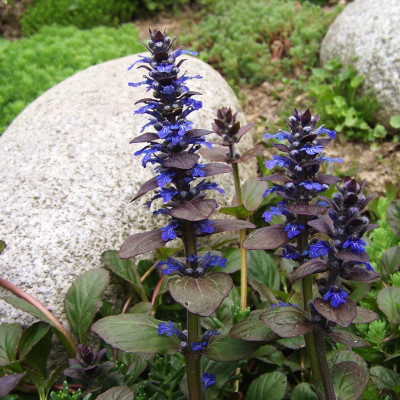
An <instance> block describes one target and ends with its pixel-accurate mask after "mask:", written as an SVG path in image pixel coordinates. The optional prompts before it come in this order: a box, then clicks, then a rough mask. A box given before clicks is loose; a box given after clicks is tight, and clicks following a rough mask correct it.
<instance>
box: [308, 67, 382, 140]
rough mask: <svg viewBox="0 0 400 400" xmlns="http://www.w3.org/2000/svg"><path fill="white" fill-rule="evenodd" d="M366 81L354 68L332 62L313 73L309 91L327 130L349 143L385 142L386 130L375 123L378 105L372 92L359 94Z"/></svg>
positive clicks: (315, 69) (314, 70)
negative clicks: (351, 141) (339, 133)
mask: <svg viewBox="0 0 400 400" xmlns="http://www.w3.org/2000/svg"><path fill="white" fill-rule="evenodd" d="M363 80H364V78H363V77H362V76H360V75H357V72H356V70H355V69H354V68H353V67H352V66H348V67H347V68H343V66H342V64H341V63H340V62H339V61H338V60H332V61H330V62H328V63H326V65H325V66H324V68H314V69H313V70H312V74H311V78H310V80H309V83H308V90H309V95H310V96H311V97H312V98H313V99H314V100H315V108H316V109H318V110H319V112H320V114H321V117H322V119H323V120H324V122H325V123H326V125H327V126H330V127H331V128H332V129H334V130H335V131H337V132H341V133H342V134H345V135H346V136H347V138H349V139H350V140H360V139H361V140H364V141H374V140H376V139H382V138H384V137H385V136H386V129H385V128H384V127H383V126H382V125H380V124H375V123H374V120H373V113H374V111H376V110H377V109H378V108H379V104H378V101H377V99H376V97H375V96H374V94H373V93H372V92H369V93H367V94H364V95H362V94H361V93H360V85H361V84H362V82H363Z"/></svg>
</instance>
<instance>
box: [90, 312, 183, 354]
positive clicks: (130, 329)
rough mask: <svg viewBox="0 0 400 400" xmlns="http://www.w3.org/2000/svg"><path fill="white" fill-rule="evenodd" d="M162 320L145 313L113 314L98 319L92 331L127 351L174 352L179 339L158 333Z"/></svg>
mask: <svg viewBox="0 0 400 400" xmlns="http://www.w3.org/2000/svg"><path fill="white" fill-rule="evenodd" d="M160 322H161V321H159V320H157V319H155V318H152V317H149V316H148V315H144V314H120V315H112V316H110V317H106V318H103V319H101V320H99V321H97V322H96V323H95V324H94V325H93V326H92V331H93V332H95V333H97V334H98V335H99V336H100V337H101V338H102V339H103V340H104V341H105V342H106V343H108V344H109V345H111V346H112V347H114V348H117V349H119V350H122V351H126V352H127V353H145V354H146V353H147V354H174V353H176V352H178V351H179V349H180V347H179V339H178V338H177V337H176V336H175V335H172V336H165V335H159V334H158V325H159V323H160Z"/></svg>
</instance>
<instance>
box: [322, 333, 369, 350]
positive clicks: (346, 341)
mask: <svg viewBox="0 0 400 400" xmlns="http://www.w3.org/2000/svg"><path fill="white" fill-rule="evenodd" d="M326 336H327V337H329V338H330V339H331V340H333V341H334V342H337V343H340V344H343V345H345V346H346V347H367V346H369V344H368V343H367V342H366V341H365V340H363V339H361V338H360V337H359V336H357V335H355V334H354V333H351V332H348V331H344V330H341V329H335V330H333V331H332V332H330V333H328V334H327V335H326Z"/></svg>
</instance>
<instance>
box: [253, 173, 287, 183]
mask: <svg viewBox="0 0 400 400" xmlns="http://www.w3.org/2000/svg"><path fill="white" fill-rule="evenodd" d="M260 181H274V182H283V183H286V182H290V179H289V178H287V177H286V176H284V175H281V174H271V175H267V176H263V177H261V178H260Z"/></svg>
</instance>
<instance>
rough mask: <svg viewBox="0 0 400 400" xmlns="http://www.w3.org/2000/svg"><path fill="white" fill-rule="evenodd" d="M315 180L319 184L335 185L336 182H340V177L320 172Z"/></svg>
mask: <svg viewBox="0 0 400 400" xmlns="http://www.w3.org/2000/svg"><path fill="white" fill-rule="evenodd" d="M316 181H317V182H318V183H321V184H324V183H325V184H326V185H335V184H336V183H338V182H340V181H341V179H340V178H338V177H337V176H333V175H325V174H320V175H318V176H317V179H316Z"/></svg>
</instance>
